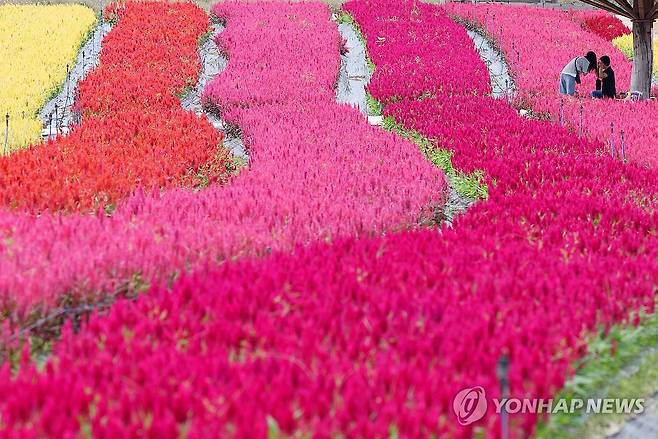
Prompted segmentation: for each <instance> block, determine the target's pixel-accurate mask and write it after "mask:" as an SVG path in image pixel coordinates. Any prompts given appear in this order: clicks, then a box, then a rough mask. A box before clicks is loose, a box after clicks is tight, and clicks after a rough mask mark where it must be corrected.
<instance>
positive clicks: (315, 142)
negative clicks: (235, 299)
mask: <svg viewBox="0 0 658 439" xmlns="http://www.w3.org/2000/svg"><path fill="white" fill-rule="evenodd" d="M131 8H135V9H134V11H135V14H136V16H141V15H143V16H144V17H150V16H155V17H157V16H158V15H163V17H161V19H160V20H161V21H162V22H163V23H169V24H170V25H171V26H172V27H175V26H180V25H181V24H180V23H179V21H181V22H183V23H184V22H186V20H182V17H181V16H180V15H181V13H182V12H183V11H192V15H193V16H192V19H191V22H195V19H194V17H195V16H196V15H195V14H197V13H198V11H199V10H198V9H196V8H193V7H192V6H190V5H189V4H162V3H145V4H141V3H137V4H133V3H130V4H128V9H127V11H128V12H129V11H130V10H131ZM169 8H174V11H175V13H174V14H170V13H169V12H168V11H169ZM190 8H192V9H190ZM222 8H234V9H235V10H236V12H239V11H243V13H244V14H245V17H244V19H242V18H241V19H240V20H237V19H235V20H230V21H229V25H228V28H227V29H226V31H225V32H226V33H227V34H226V35H227V36H231V35H233V36H234V38H236V41H238V42H239V43H238V44H236V46H235V48H231V52H230V61H229V67H228V69H227V71H226V72H225V73H222V74H220V75H218V77H217V80H216V81H215V82H213V83H212V85H211V86H210V87H209V88H214V87H217V86H219V85H220V84H222V83H223V79H222V78H223V76H224V74H226V75H227V78H229V79H228V82H229V83H232V84H234V85H235V89H236V91H235V92H234V93H243V94H241V95H240V96H241V97H240V98H239V99H242V100H239V101H234V102H235V105H234V106H235V109H234V111H232V113H233V116H232V117H233V120H234V121H236V122H238V123H239V125H240V128H241V129H242V131H243V135H244V140H245V143H246V145H247V147H248V148H249V154H250V165H249V168H248V169H244V170H243V171H242V172H241V173H240V174H239V175H238V176H236V177H234V178H233V179H232V180H231V182H230V183H229V184H227V185H224V186H222V185H219V184H211V185H210V186H209V187H207V188H205V189H203V190H200V191H197V192H195V191H192V190H189V189H180V188H174V189H171V190H168V191H166V192H164V193H160V192H159V191H154V192H149V191H140V192H138V193H136V194H134V195H133V196H130V197H129V198H127V199H126V200H125V201H123V202H121V203H119V205H118V206H117V208H116V211H115V212H114V213H113V215H112V216H111V217H107V216H106V215H104V214H103V213H99V214H98V215H96V216H91V215H80V214H71V215H67V216H63V215H62V216H60V215H50V214H48V215H45V214H44V215H41V216H39V217H34V216H30V215H27V214H20V213H8V212H0V292H1V293H0V305H1V308H2V309H7V310H12V311H13V312H12V313H11V317H12V318H18V319H19V320H20V319H22V318H24V317H25V315H26V314H27V313H29V312H31V311H33V310H34V309H35V308H39V307H41V308H44V307H46V308H47V307H52V306H54V305H57V304H58V303H59V302H60V301H61V300H63V299H66V300H67V301H68V302H69V303H70V302H71V301H72V302H75V301H79V300H94V299H95V298H96V297H95V295H99V296H102V295H105V294H107V293H108V292H111V291H115V290H118V289H121V287H122V286H124V282H125V281H127V280H130V279H133V280H136V281H139V282H147V283H150V282H159V281H166V280H169V279H170V277H173V276H176V275H177V274H179V273H180V272H181V271H184V270H186V269H188V268H193V267H196V266H198V265H199V264H203V263H205V262H207V261H209V260H210V261H223V260H225V259H227V258H232V257H236V256H240V255H243V254H247V253H248V254H254V253H256V254H262V253H264V252H267V251H269V250H276V249H292V248H294V246H295V245H296V244H306V243H308V242H311V241H314V240H333V239H335V238H336V237H339V236H354V235H356V236H363V235H370V234H376V233H381V232H386V231H390V230H397V229H406V228H410V227H412V228H413V227H416V226H417V224H418V222H419V220H422V219H423V218H424V215H425V214H427V215H431V214H432V213H433V212H431V211H426V208H428V209H427V210H431V209H430V208H432V207H434V206H435V205H436V204H437V203H440V202H441V201H442V197H443V191H444V190H445V179H444V175H443V174H442V173H441V172H440V171H439V170H438V169H436V168H434V167H433V166H432V165H431V164H430V163H429V162H427V161H426V160H425V159H424V158H423V156H422V155H421V154H420V152H419V151H418V148H417V147H416V146H415V145H413V144H412V143H409V142H407V141H404V140H402V139H400V138H399V137H397V136H395V135H393V134H385V133H382V132H381V130H379V129H378V128H374V127H370V126H369V125H368V124H367V123H366V122H365V121H364V120H363V118H362V117H361V115H360V113H359V112H358V111H357V110H354V109H351V108H348V107H345V106H339V105H338V104H336V103H335V95H334V94H333V93H334V92H333V88H332V87H333V84H334V82H335V76H336V74H337V72H338V70H339V68H338V66H339V59H340V58H339V57H340V55H339V52H338V46H337V41H338V33H337V30H336V28H335V26H334V25H333V24H332V23H331V22H330V21H329V16H330V15H329V11H328V10H327V9H326V6H322V5H320V4H319V3H314V4H306V5H289V6H282V5H278V6H276V7H275V6H270V7H269V9H268V8H267V7H265V6H260V5H252V6H246V5H242V6H231V5H226V6H222ZM274 11H279V13H277V14H275V12H274ZM249 14H251V15H252V16H253V17H252V18H249ZM169 15H173V16H174V17H175V23H173V22H169V21H168V20H169V19H167V18H166V17H164V16H169ZM293 16H294V17H297V18H295V19H292V18H290V17H293ZM144 19H146V18H144ZM156 21H158V20H157V19H156V18H153V22H156ZM130 22H131V23H135V24H136V23H138V22H139V20H137V17H136V19H135V20H134V21H130ZM149 22H150V21H149ZM120 23H126V21H124V19H122V21H121V22H120ZM286 23H287V24H286ZM120 25H121V24H120ZM249 28H251V29H252V30H251V31H249V30H248V29H249ZM113 32H114V31H113ZM300 41H303V42H304V44H300V43H299V42H300ZM293 44H296V45H293ZM247 46H249V50H246V49H245V47H247ZM248 51H256V52H258V54H259V55H258V56H257V57H253V55H243V52H248ZM243 56H245V57H247V56H252V57H253V58H252V59H253V60H254V61H253V62H254V63H256V64H251V65H249V64H247V63H242V62H241V59H246V58H242V57H243ZM300 57H301V59H302V60H303V61H304V62H303V63H302V62H300V61H298V58H300ZM265 61H267V63H265ZM288 62H290V63H291V65H294V66H301V67H300V68H301V69H302V70H299V71H297V75H298V76H297V77H296V78H294V77H285V76H282V74H280V73H281V72H282V71H284V70H285V69H283V68H282V67H279V66H281V65H284V66H285V65H286V64H287V63H288ZM261 63H262V64H261ZM302 64H303V65H302ZM259 68H260V69H263V72H261V73H259V74H254V73H250V70H257V69H259ZM296 68H297V67H296ZM267 72H270V74H268V73H267ZM232 75H234V76H232ZM240 77H243V78H244V82H239V78H240ZM230 78H237V79H236V81H237V82H231V81H233V79H230ZM258 78H260V80H258ZM295 87H303V89H302V90H298V94H297V96H298V97H299V99H297V98H294V96H295V95H294V93H295V91H294V90H295ZM280 90H284V91H288V92H289V94H288V96H289V97H290V100H289V101H288V102H287V103H285V104H276V105H275V104H263V105H259V106H257V107H252V105H251V102H252V101H254V100H255V97H254V96H257V95H258V94H260V95H266V94H270V95H272V94H275V93H278V92H279V91H280ZM244 91H246V94H244ZM227 93H228V91H227ZM227 96H232V97H234V96H235V95H228V94H227ZM220 98H221V96H220V97H218V98H217V99H220ZM302 98H303V99H302ZM117 99H122V98H117ZM213 99H214V97H213ZM133 101H134V100H133ZM126 105H128V104H126ZM158 105H159V104H158ZM163 105H164V104H163ZM140 117H143V118H149V117H150V115H149V114H144V115H142V116H140ZM161 123H168V122H165V121H161ZM204 124H205V122H204ZM181 128H182V129H184V130H185V132H186V134H185V135H184V136H183V135H181V134H176V137H173V138H170V139H168V141H169V142H172V143H176V142H177V141H178V139H190V138H192V137H193V136H195V135H198V131H195V130H192V129H190V127H188V126H185V125H183V126H182V127H181ZM173 135H174V134H173V133H172V136H173ZM140 136H142V135H141V134H140ZM143 137H144V138H145V139H151V138H152V136H151V133H150V132H147V133H146V134H145V135H143ZM43 151H44V152H47V151H49V150H48V149H47V147H44V150H43ZM73 153H74V151H70V152H69V154H73ZM117 160H124V159H123V158H122V157H120V154H117ZM143 166H147V163H144V164H143ZM62 261H66V263H63V262H62Z"/></svg>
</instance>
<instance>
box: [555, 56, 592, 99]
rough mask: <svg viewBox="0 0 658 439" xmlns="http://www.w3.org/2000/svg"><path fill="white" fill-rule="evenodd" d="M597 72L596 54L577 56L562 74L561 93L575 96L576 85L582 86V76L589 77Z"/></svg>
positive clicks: (565, 67)
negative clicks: (593, 72)
mask: <svg viewBox="0 0 658 439" xmlns="http://www.w3.org/2000/svg"><path fill="white" fill-rule="evenodd" d="M594 70H596V54H595V53H594V52H587V55H585V56H577V57H575V58H574V59H572V60H571V61H569V63H568V64H567V65H566V66H564V68H563V69H562V72H561V73H560V93H562V94H564V95H569V96H573V95H574V94H575V93H576V84H580V75H581V74H583V75H587V74H588V73H589V72H592V71H594Z"/></svg>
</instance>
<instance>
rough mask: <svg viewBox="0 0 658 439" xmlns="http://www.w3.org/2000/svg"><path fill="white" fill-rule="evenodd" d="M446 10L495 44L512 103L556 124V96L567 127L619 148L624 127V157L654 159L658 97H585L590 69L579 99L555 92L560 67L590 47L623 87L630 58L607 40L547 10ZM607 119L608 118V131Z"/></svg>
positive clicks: (495, 7)
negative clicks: (514, 93) (505, 66)
mask: <svg viewBox="0 0 658 439" xmlns="http://www.w3.org/2000/svg"><path fill="white" fill-rule="evenodd" d="M446 9H447V11H448V13H450V14H454V15H457V16H459V17H461V18H463V19H465V20H467V21H470V22H473V23H477V24H478V25H479V26H482V27H484V29H485V30H486V31H487V33H488V34H489V35H490V36H491V37H492V38H493V39H494V40H495V41H496V43H497V44H498V45H499V46H500V47H501V49H502V50H503V52H504V53H505V55H506V57H507V60H508V62H509V64H510V69H511V72H512V75H513V76H514V79H515V81H516V85H517V87H518V97H517V103H518V104H521V105H523V106H527V107H530V108H532V109H533V110H535V111H537V112H540V113H548V114H550V116H551V119H552V120H553V121H554V122H555V123H558V121H559V115H560V101H561V100H562V101H563V103H564V119H565V122H566V123H567V125H568V126H569V127H570V128H571V129H572V130H573V131H576V132H578V131H580V130H581V129H582V132H583V133H584V134H585V135H587V136H588V137H590V138H592V139H596V140H599V141H601V142H603V143H606V144H609V143H610V140H611V139H612V141H613V143H614V145H615V147H616V148H617V149H619V148H620V145H621V135H620V132H621V130H624V143H625V153H626V158H628V159H630V160H632V161H635V162H638V163H641V164H647V165H650V166H655V165H657V164H658V140H657V139H658V102H656V101H648V102H639V103H638V102H628V101H602V100H594V99H590V98H589V93H590V92H591V91H592V90H593V89H594V88H595V87H594V80H595V79H596V78H595V77H594V75H593V74H590V75H588V76H587V77H585V78H583V84H582V85H580V86H577V90H578V91H579V93H581V94H582V95H583V98H582V99H574V98H569V97H562V96H561V95H560V94H559V93H558V79H559V75H560V72H561V71H562V68H563V67H564V66H565V65H566V64H567V62H569V60H571V59H573V58H574V57H575V56H577V55H584V54H585V53H586V52H587V51H588V50H594V51H595V52H596V54H597V55H598V56H601V55H609V56H610V58H611V60H612V66H613V68H614V69H615V76H616V80H617V90H618V91H627V90H628V89H629V87H630V74H631V63H630V62H629V61H628V59H626V57H625V56H624V55H623V54H622V53H621V52H620V51H619V50H618V49H617V48H615V47H614V46H613V45H612V43H611V42H610V41H608V40H606V39H603V38H601V37H599V36H597V35H596V34H594V33H592V32H588V31H585V30H583V29H582V28H581V26H580V25H579V24H578V23H576V22H575V21H574V20H571V19H570V17H569V14H567V13H565V12H561V11H558V10H553V9H538V8H533V7H526V6H518V7H517V6H505V5H484V4H482V5H468V4H457V3H450V4H447V5H446ZM555 29H560V32H555V31H554V30H555ZM581 106H582V109H583V110H582V120H583V122H582V124H581V116H580V114H581V110H580V109H581ZM611 123H614V135H612V134H611V126H610V124H611ZM581 127H582V128H581Z"/></svg>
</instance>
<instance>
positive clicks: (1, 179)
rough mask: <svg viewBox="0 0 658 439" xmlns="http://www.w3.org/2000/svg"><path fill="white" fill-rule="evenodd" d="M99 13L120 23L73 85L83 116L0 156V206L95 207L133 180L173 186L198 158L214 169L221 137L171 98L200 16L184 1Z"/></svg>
mask: <svg viewBox="0 0 658 439" xmlns="http://www.w3.org/2000/svg"><path fill="white" fill-rule="evenodd" d="M160 9H161V10H160ZM107 14H111V15H112V17H114V18H118V20H119V21H118V24H117V25H116V27H115V28H114V29H113V30H112V32H110V34H108V35H107V37H106V38H105V40H104V44H103V50H102V53H101V60H100V66H99V67H98V68H96V69H95V70H94V71H92V72H91V73H90V74H89V75H87V77H86V78H85V79H84V80H83V81H82V82H81V83H80V84H79V86H78V94H79V96H78V98H77V101H76V107H77V109H78V110H79V111H80V112H81V113H82V124H81V125H80V126H78V127H75V128H74V129H73V130H72V132H71V133H70V134H69V135H68V136H61V137H58V138H57V139H56V140H51V141H48V142H46V143H43V144H39V145H35V146H33V147H31V148H29V149H24V150H22V151H19V152H16V153H15V154H12V155H11V156H8V157H3V158H0V205H3V206H6V207H9V208H10V209H15V210H21V211H32V212H41V211H44V210H51V211H57V210H66V211H76V210H90V209H91V210H96V209H99V208H102V207H106V206H108V205H112V204H115V203H116V202H117V201H118V200H120V199H122V198H124V197H126V196H127V195H129V194H131V193H132V192H133V191H134V190H135V189H136V188H137V187H138V186H141V187H144V188H152V187H156V188H169V187H173V186H180V185H183V184H188V183H190V179H189V175H190V174H192V175H193V174H194V173H195V171H196V170H197V169H198V168H200V167H201V166H202V165H207V164H208V163H214V164H215V165H216V166H215V168H221V165H222V162H223V160H224V158H225V154H222V153H221V149H220V148H221V147H220V144H221V136H220V135H219V133H218V132H217V131H216V130H215V129H214V128H213V127H212V125H211V124H210V123H209V122H208V121H207V120H206V119H205V118H198V117H196V116H195V115H193V114H190V113H188V112H186V111H185V110H183V109H182V108H181V105H180V100H179V99H178V97H177V93H178V92H179V91H181V90H182V89H183V88H184V87H185V86H188V85H191V84H194V83H195V82H196V79H195V78H196V77H197V76H198V74H199V70H200V62H199V57H198V54H197V40H198V38H199V36H200V35H201V34H203V33H204V32H205V31H206V30H207V28H208V23H209V20H208V17H207V15H206V14H204V13H203V11H202V10H200V9H199V8H196V7H195V6H194V5H191V4H183V5H163V6H161V7H160V8H153V7H150V6H148V5H139V4H132V5H130V7H128V8H123V7H117V8H113V9H112V10H111V11H109V10H108V12H107ZM92 16H93V14H92ZM211 177H212V178H213V179H216V178H220V177H221V174H220V175H213V176H211Z"/></svg>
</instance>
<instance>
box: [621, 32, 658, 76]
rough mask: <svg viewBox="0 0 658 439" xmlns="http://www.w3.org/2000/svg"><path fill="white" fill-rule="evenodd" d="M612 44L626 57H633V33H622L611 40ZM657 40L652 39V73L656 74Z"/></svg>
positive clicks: (657, 60)
mask: <svg viewBox="0 0 658 439" xmlns="http://www.w3.org/2000/svg"><path fill="white" fill-rule="evenodd" d="M612 44H613V45H614V46H615V47H616V48H617V49H619V50H621V52H622V53H623V54H624V55H626V58H628V59H633V34H627V35H622V36H621V37H617V38H615V39H614V40H612ZM657 50H658V40H653V53H654V56H653V69H652V70H653V74H654V76H658V56H656V55H657V54H658V52H656V51H657Z"/></svg>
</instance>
